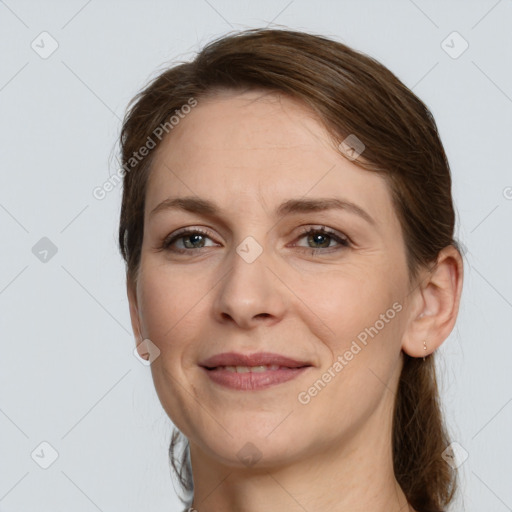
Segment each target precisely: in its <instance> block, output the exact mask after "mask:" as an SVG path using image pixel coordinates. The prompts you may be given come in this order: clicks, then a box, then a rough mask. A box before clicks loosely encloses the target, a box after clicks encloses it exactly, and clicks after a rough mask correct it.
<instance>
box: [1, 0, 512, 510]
mask: <svg viewBox="0 0 512 512" xmlns="http://www.w3.org/2000/svg"><path fill="white" fill-rule="evenodd" d="M269 23H270V24H272V23H274V24H279V25H281V26H286V27H290V28H294V29H304V30H307V31H311V32H316V33H320V34H323V35H326V36H329V37H333V38H335V39H338V40H339V41H342V42H345V43H347V44H349V45H351V46H353V47H354V48H356V49H358V50H362V51H364V52H366V53H368V54H370V55H371V56H373V57H375V58H377V59H378V60H380V61H381V62H382V63H383V64H385V65H386V66H388V67H389V68H390V69H391V70H392V71H393V72H394V73H395V74H397V75H398V77H399V78H400V79H401V80H402V81H403V82H404V83H405V84H406V85H407V86H409V87H410V88H412V89H413V91H414V92H415V93H416V94H418V95H419V96H420V98H422V99H423V100H424V101H425V102H426V104H427V105H428V106H429V107H430V109H431V110H432V112H433V114H434V116H435V118H436V121H437V123H438V127H439V130H440V133H441V137H442V139H443V142H444V144H445V147H446V150H447V154H448V157H449V160H450V163H451V167H452V172H453V181H454V187H453V193H454V198H455V203H456V207H457V212H458V225H457V233H456V235H457V237H458V238H459V239H460V240H461V241H462V242H463V244H464V245H465V246H466V247H467V249H468V253H467V258H466V260H465V262H466V269H465V270H466V273H465V283H464V292H463V298H462V304H461V310H460V316H459V319H458V322H457V326H456V327H455V329H454V331H453V333H452V334H451V335H450V337H449V338H448V340H447V341H446V343H445V344H444V345H443V347H442V349H441V352H442V354H443V356H444V360H443V362H442V363H441V364H440V367H439V370H440V380H441V386H442V396H443V400H444V406H445V409H446V413H447V416H448V419H449V423H450V426H451V429H452V432H453V434H454V438H455V439H456V440H457V442H458V443H460V445H461V446H462V447H463V448H464V449H465V450H466V451H467V453H468V458H467V459H466V460H465V462H464V463H463V464H462V466H461V467H460V469H461V472H462V489H461V490H462V493H461V494H462V498H459V500H458V502H457V504H456V506H455V507H454V508H453V510H465V511H466V510H467V511H475V512H477V511H478V512H480V511H484V510H485V511H495V512H502V511H503V512H505V511H507V510H512V487H510V485H507V484H510V480H511V475H512V457H511V440H510V433H511V428H510V427H511V423H512V404H511V401H512V386H511V380H512V379H511V376H510V361H511V360H512V343H511V341H512V340H511V336H510V319H511V313H512V309H511V308H512V275H511V272H510V261H512V239H511V236H510V235H511V228H510V225H511V223H510V221H511V219H512V188H511V187H512V172H511V169H512V167H511V164H512V157H511V152H510V148H511V144H512V142H511V141H512V99H511V98H512V71H511V57H512V30H511V26H512V1H511V0H500V1H495V0H490V1H487V0H485V1H478V2H475V1H473V2H468V1H451V2H446V1H444V2H441V1H436V2H433V1H426V0H414V1H412V0H397V1H389V0H387V1H385V2H384V1H368V0H366V1H337V2H335V1H327V0H315V1H314V2H308V1H305V0H294V1H293V0H292V1H290V0H282V1H270V0H265V1H258V2H255V1H253V2H249V1H240V2H237V1H234V0H231V1H227V0H226V1H222V0H208V1H206V0H191V1H189V2H185V1H151V2H142V1H137V2H135V1H125V2H121V1H108V2H100V1H99V0H92V1H91V0H90V1H85V0H73V1H67V2H64V1H60V2H57V1H55V0H54V1H45V2H38V1H35V0H34V1H18V0H6V1H5V2H4V1H0V44H1V48H2V50H1V54H2V64H1V67H0V108H1V117H0V130H1V131H0V141H1V145H0V147H1V150H0V151H1V153H0V166H1V188H0V227H1V235H2V238H1V240H2V246H3V250H2V251H1V256H0V258H1V260H0V261H1V271H0V329H1V331H0V332H1V343H2V345H1V357H0V389H1V395H0V439H1V451H0V461H1V467H0V510H2V511H8V512H28V511H34V510H37V511H38V512H46V511H52V512H65V511H66V512H67V511H70V510H73V511H74V512H93V511H97V510H100V511H104V512H107V511H121V510H122V511H124V512H131V511H140V510H144V511H164V510H166V511H172V510H180V508H181V505H180V503H179V501H178V499H177V498H176V494H175V492H174V490H173V486H172V481H171V477H170V472H169V469H168V463H167V448H168V443H169V435H170V431H171V423H170V420H169V419H168V418H167V416H166V415H165V413H164V412H163V410H162V408H161V405H160V403H159V402H158V399H157V397H156V393H155V391H154V387H153V382H152V379H151V375H150V370H149V367H146V366H144V365H142V364H141V363H140V362H139V361H138V360H137V359H136V358H135V356H134V355H133V353H132V351H133V348H134V338H133V335H132V333H131V325H130V319H129V313H128V303H127V299H126V293H125V283H124V274H123V263H122V260H121V257H120V255H119V254H118V251H117V246H116V236H117V223H118V216H119V207H120V194H121V188H120V187H117V188H116V189H115V190H114V191H112V192H110V193H109V194H108V195H107V197H106V198H105V199H103V200H97V199H95V198H94V197H93V195H92V191H93V189H94V188H95V187H96V186H99V185H101V184H102V183H104V181H105V180H106V179H107V178H108V177H109V175H110V174H114V172H115V171H116V170H117V164H116V161H115V159H114V155H115V153H114V151H115V143H116V137H117V136H118V133H119V129H120V120H121V119H122V116H123V114H124V109H125V107H126V105H127V103H128V101H129V99H130V98H131V97H132V96H133V95H134V94H135V93H136V92H137V91H138V90H139V89H140V88H141V87H142V86H143V85H144V84H145V83H146V82H147V80H148V79H149V78H150V77H153V76H155V75H156V74H157V73H158V71H160V70H162V69H163V68H164V66H165V65H166V64H170V63H171V62H173V61H174V60H176V59H185V58H188V57H192V55H193V53H194V52H195V51H196V50H198V49H199V48H200V47H201V46H202V45H203V44H204V43H206V42H207V41H209V40H211V39H212V38H214V37H217V36H219V35H222V34H225V33H227V32H229V31H232V30H240V29H244V28H249V27H261V26H265V25H267V24H269ZM43 31H46V32H48V33H49V34H50V36H51V37H49V36H45V35H43V36H40V34H41V32H43ZM454 31H456V32H458V33H459V34H460V36H461V37H462V38H463V39H461V38H459V37H458V36H457V35H455V36H454V35H451V36H450V34H452V32H454ZM448 36H450V37H449V38H448V39H447V37H448ZM52 39H54V40H55V41H56V42H57V43H58V48H57V49H56V51H55V52H54V53H53V54H51V55H50V56H48V57H47V58H42V57H41V56H40V53H43V54H44V52H49V51H50V50H51V44H52ZM33 41H34V43H32V42H33ZM443 41H445V43H443ZM464 41H467V43H468V44H469V47H468V48H467V50H466V51H464V52H463V53H462V54H461V55H458V56H457V58H453V57H454V55H455V54H458V53H459V52H460V51H461V50H462V49H463V45H464ZM31 44H33V45H34V46H35V47H36V48H38V51H39V53H37V52H36V51H35V50H34V49H33V48H32V47H31ZM447 52H448V53H447ZM450 52H451V54H452V55H451V56H450V55H449V53H450ZM43 237H47V238H48V239H49V240H51V242H52V243H53V244H54V245H55V246H56V248H57V253H56V254H55V255H53V256H51V252H50V253H48V255H47V261H46V262H42V261H41V260H40V259H39V258H38V257H36V255H35V254H34V253H33V247H34V246H36V249H37V250H36V249H35V250H34V252H36V253H37V252H38V250H42V249H41V248H40V247H39V246H38V245H36V244H38V242H39V241H40V239H41V238H43ZM39 243H40V244H44V243H45V242H39ZM46 243H47V242H46ZM39 256H40V257H43V256H44V253H41V254H39ZM43 441H46V442H47V443H49V444H50V445H51V446H52V447H53V448H54V449H55V450H56V451H57V453H58V458H57V459H56V460H55V462H53V464H52V465H51V466H50V467H48V468H47V469H43V468H42V467H40V464H41V463H44V461H45V460H46V462H47V463H48V462H49V461H50V460H51V459H50V458H51V449H50V448H49V447H47V446H46V445H43V446H40V444H41V443H42V442H43ZM34 450H35V452H34ZM33 452H34V458H32V455H31V454H32V453H33ZM36 461H37V462H36Z"/></svg>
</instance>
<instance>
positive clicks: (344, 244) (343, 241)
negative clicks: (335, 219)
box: [159, 226, 352, 256]
mask: <svg viewBox="0 0 512 512" xmlns="http://www.w3.org/2000/svg"><path fill="white" fill-rule="evenodd" d="M314 233H321V234H323V235H328V236H329V237H330V238H332V239H333V240H335V241H336V242H338V243H339V244H340V248H336V249H335V250H336V251H338V250H340V249H341V248H345V249H346V248H349V247H351V245H352V244H351V242H350V241H349V239H348V238H347V237H345V236H340V235H338V234H337V232H335V231H333V230H331V229H328V228H326V227H325V226H321V227H320V228H315V227H307V228H303V230H302V231H301V235H300V237H299V238H303V237H305V236H306V235H310V234H314ZM189 235H204V236H207V237H208V238H210V236H209V234H208V232H207V231H204V230H202V229H199V228H194V229H185V230H183V231H180V232H178V233H176V234H175V235H172V236H170V237H167V238H165V239H164V240H163V242H162V244H161V246H160V248H159V249H160V250H163V251H170V252H176V253H179V254H185V253H187V252H188V253H190V252H193V251H194V250H197V249H176V248H174V249H171V248H170V246H171V245H172V244H173V243H174V242H176V241H177V240H180V239H182V238H185V237H187V236H189ZM198 249H202V247H199V248H198ZM302 249H306V250H308V248H307V247H302ZM309 249H310V250H311V255H312V256H315V255H317V254H318V253H326V252H327V253H330V252H333V251H329V250H328V249H332V247H327V248H325V249H324V248H318V249H315V248H309Z"/></svg>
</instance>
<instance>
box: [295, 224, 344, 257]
mask: <svg viewBox="0 0 512 512" xmlns="http://www.w3.org/2000/svg"><path fill="white" fill-rule="evenodd" d="M304 237H307V241H308V243H312V244H317V246H316V247H314V246H313V247H311V246H309V248H310V249H312V251H311V254H312V255H315V254H317V253H325V252H332V251H324V250H323V249H326V248H332V246H330V242H331V241H333V240H334V241H335V242H337V243H338V244H339V245H340V246H341V247H342V248H348V247H350V245H351V244H350V242H349V240H348V238H347V237H345V236H343V235H342V234H341V233H339V234H338V233H337V232H336V231H333V230H331V229H328V228H326V227H325V226H321V227H308V228H304V229H303V231H302V236H301V237H300V238H304ZM299 247H300V246H299ZM335 250H339V247H335Z"/></svg>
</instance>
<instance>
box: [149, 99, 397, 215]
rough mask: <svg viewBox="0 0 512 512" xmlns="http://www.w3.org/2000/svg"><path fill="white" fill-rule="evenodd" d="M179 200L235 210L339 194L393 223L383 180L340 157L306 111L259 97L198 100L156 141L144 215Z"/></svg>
mask: <svg viewBox="0 0 512 512" xmlns="http://www.w3.org/2000/svg"><path fill="white" fill-rule="evenodd" d="M185 195H186V196H190V195H197V196H199V197H202V198H208V199H211V200H214V201H215V202H216V203H218V204H225V205H226V206H229V205H233V206H235V205H237V206H240V207H242V208H243V207H244V205H248V203H250V202H251V201H256V202H259V203H260V204H263V205H270V204H272V203H276V204H277V202H281V201H282V200H283V199H288V198H297V197H301V196H307V197H315V196H317V197H326V196H336V195H339V196H340V197H343V198H346V199H349V200H351V201H353V202H355V203H357V204H359V205H360V206H361V207H362V208H364V209H365V210H366V211H368V213H370V215H371V216H372V217H373V218H375V219H382V220H384V221H385V220H387V221H389V220H390V216H393V211H392V206H391V198H390V194H389V191H388V188H387V185H386V183H385V182H384V180H383V178H382V177H381V176H379V175H378V174H376V173H373V172H369V171H366V170H364V169H361V168H359V167H357V166H356V165H355V164H354V163H352V162H351V161H349V160H347V159H346V158H344V157H342V156H341V154H340V152H339V150H338V149H337V148H336V147H335V145H334V143H333V141H332V140H331V138H330V136H329V134H328V133H327V131H326V130H325V128H324V126H323V125H322V124H321V123H320V122H319V120H318V119H317V118H316V116H315V115H314V113H313V112H312V111H311V110H310V109H309V108H308V107H307V106H305V105H303V104H302V103H300V102H299V101H297V100H295V99H292V98H289V97H286V96H282V95H277V94H272V93H271V94H269V93H262V92H259V91H250V92H245V93H238V94H234V93H229V94H228V93H223V94H220V95H216V96H214V97H211V98H208V99H206V100H199V101H198V105H197V106H196V107H195V108H194V109H192V110H191V112H190V113H189V114H187V115H186V116H185V117H184V118H183V119H182V120H181V121H180V122H179V124H178V125H176V126H175V127H174V128H173V130H172V132H171V133H170V134H169V136H168V137H166V138H165V139H164V140H163V141H162V143H161V145H160V147H159V148H158V150H157V154H156V158H155V160H154V162H153V168H152V172H151V176H150V180H149V184H148V191H147V198H146V213H147V212H149V211H151V210H152V209H153V208H154V207H155V206H156V205H157V204H159V203H160V202H161V201H163V200H164V199H166V198H168V197H169V196H172V197H179V196H185ZM250 198H251V199H250Z"/></svg>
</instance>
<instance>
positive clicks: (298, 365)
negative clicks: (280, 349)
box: [199, 352, 312, 391]
mask: <svg viewBox="0 0 512 512" xmlns="http://www.w3.org/2000/svg"><path fill="white" fill-rule="evenodd" d="M265 365H268V366H270V365H276V366H279V367H280V368H278V369H276V370H270V369H269V370H265V371H263V372H244V373H238V372H233V371H230V370H228V369H226V368H223V367H225V366H265ZM199 366H201V368H202V370H203V371H204V372H205V373H206V375H207V376H208V377H209V378H210V379H211V380H212V381H213V382H215V383H216V384H220V385H221V386H224V387H227V388H230V389H235V390H239V391H255V390H258V389H265V388H268V387H270V386H275V385H277V384H282V383H284V382H287V381H289V380H292V379H294V378H296V377H298V376H299V375H300V374H301V373H303V372H305V371H307V369H308V368H311V367H312V365H311V364H310V363H308V362H306V361H298V360H296V359H292V358H290V357H286V356H283V355H281V354H274V353H272V352H259V353H257V354H239V353H237V352H224V353H222V354H217V355H215V356H213V357H210V358H208V359H206V360H205V361H203V362H202V363H200V365H199Z"/></svg>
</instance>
